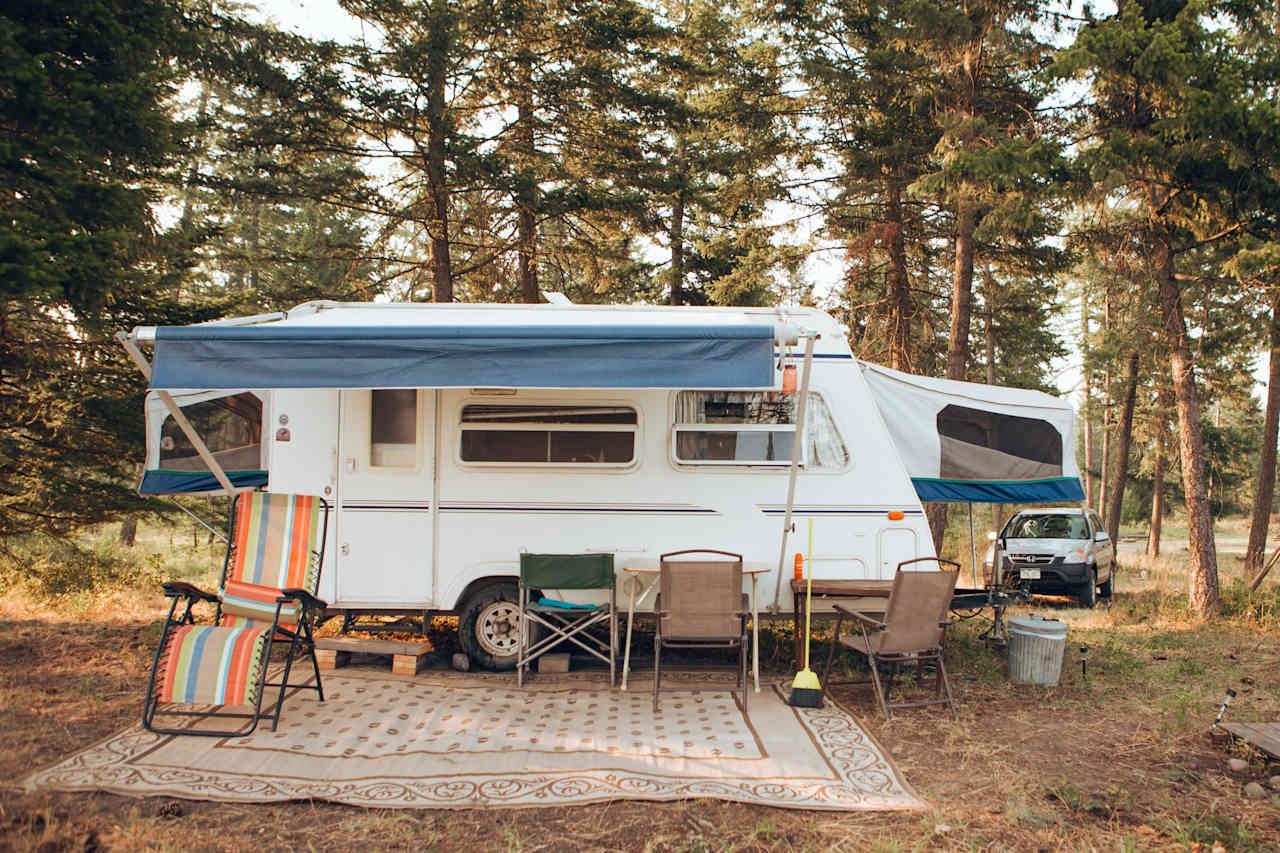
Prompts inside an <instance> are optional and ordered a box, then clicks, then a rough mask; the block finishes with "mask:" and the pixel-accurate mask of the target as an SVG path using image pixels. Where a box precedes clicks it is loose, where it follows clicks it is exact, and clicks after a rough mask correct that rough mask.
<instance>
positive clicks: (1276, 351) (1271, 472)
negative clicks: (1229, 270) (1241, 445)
mask: <svg viewBox="0 0 1280 853" xmlns="http://www.w3.org/2000/svg"><path fill="white" fill-rule="evenodd" d="M1270 360H1271V365H1270V370H1269V372H1268V375H1267V412H1266V415H1265V416H1264V417H1263V420H1262V453H1261V454H1259V457H1258V475H1257V477H1255V478H1254V487H1253V521H1252V523H1251V524H1250V525H1249V547H1248V548H1247V549H1246V550H1245V552H1244V576H1245V577H1246V578H1251V577H1253V576H1254V575H1256V574H1257V573H1258V572H1259V571H1261V570H1262V560H1263V558H1264V557H1265V556H1266V553H1267V531H1268V528H1269V527H1270V526H1271V501H1272V499H1273V498H1274V497H1275V488H1276V432H1277V426H1280V293H1277V294H1276V295H1274V296H1272V298H1271V354H1270Z"/></svg>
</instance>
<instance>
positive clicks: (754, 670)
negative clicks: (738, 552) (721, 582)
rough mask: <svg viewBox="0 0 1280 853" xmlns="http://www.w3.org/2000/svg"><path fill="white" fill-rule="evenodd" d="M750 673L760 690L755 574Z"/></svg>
mask: <svg viewBox="0 0 1280 853" xmlns="http://www.w3.org/2000/svg"><path fill="white" fill-rule="evenodd" d="M751 674H752V676H753V677H754V678H755V682H756V692H757V693H759V692H760V608H759V607H758V606H757V605H756V576H755V575H754V574H753V575H752V576H751Z"/></svg>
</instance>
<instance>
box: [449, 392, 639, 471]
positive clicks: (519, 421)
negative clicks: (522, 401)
mask: <svg viewBox="0 0 1280 853" xmlns="http://www.w3.org/2000/svg"><path fill="white" fill-rule="evenodd" d="M636 424H637V418H636V410H635V409H632V408H629V407H626V406H543V405H533V406H530V405H525V406H500V405H472V406H464V407H463V409H462V423H461V428H462V429H461V432H462V447H461V457H462V461H463V462H490V463H507V464H512V463H516V464H534V465H566V464H568V465H574V464H578V465H624V464H627V463H629V462H631V461H632V460H633V459H634V458H635V444H636Z"/></svg>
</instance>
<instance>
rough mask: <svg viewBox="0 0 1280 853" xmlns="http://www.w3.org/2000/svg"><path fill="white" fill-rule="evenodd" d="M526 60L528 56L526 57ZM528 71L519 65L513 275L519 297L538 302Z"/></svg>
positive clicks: (530, 104) (529, 75)
mask: <svg viewBox="0 0 1280 853" xmlns="http://www.w3.org/2000/svg"><path fill="white" fill-rule="evenodd" d="M529 61H530V62H531V61H532V60H529ZM530 77H531V74H530V71H529V68H528V66H527V65H525V66H523V68H522V73H521V80H522V81H523V83H524V90H523V91H522V92H521V93H520V104H519V106H518V108H517V109H518V116H517V127H518V133H517V138H518V143H519V145H520V154H521V156H522V157H523V158H524V161H525V170H526V173H525V174H524V175H521V176H520V177H519V181H520V188H519V191H518V195H517V198H516V205H517V207H518V208H519V211H520V212H519V216H518V218H517V222H516V228H517V238H516V239H517V240H518V242H519V260H518V270H517V275H518V277H519V279H520V301H521V302H528V303H535V302H540V301H542V300H541V297H540V295H539V293H538V264H537V258H538V228H537V220H536V219H535V218H534V208H535V206H536V205H537V193H538V186H537V183H536V182H535V181H534V178H533V174H532V169H533V168H534V163H533V155H534V137H533V93H532V91H531V86H532V82H531V80H530Z"/></svg>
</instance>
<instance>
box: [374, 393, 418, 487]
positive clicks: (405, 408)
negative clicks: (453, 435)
mask: <svg viewBox="0 0 1280 853" xmlns="http://www.w3.org/2000/svg"><path fill="white" fill-rule="evenodd" d="M417 464H418V392H417V391H416V390H414V389H413V388H394V389H379V390H376V391H372V392H371V395H370V400H369V465H370V466H371V467H375V468H413V467H414V466H416V465H417Z"/></svg>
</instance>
